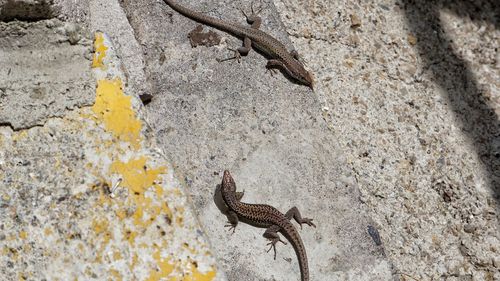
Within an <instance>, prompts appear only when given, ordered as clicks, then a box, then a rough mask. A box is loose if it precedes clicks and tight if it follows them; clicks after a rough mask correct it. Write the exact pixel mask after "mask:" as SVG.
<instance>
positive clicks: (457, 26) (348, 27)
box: [275, 0, 500, 280]
mask: <svg viewBox="0 0 500 281" xmlns="http://www.w3.org/2000/svg"><path fill="white" fill-rule="evenodd" d="M275 2H276V3H277V6H278V8H279V10H280V12H281V15H282V19H283V21H284V22H285V25H286V26H287V29H288V30H289V33H290V34H291V35H292V38H293V42H294V44H295V45H296V46H297V48H298V50H299V52H300V53H301V54H302V55H303V56H304V57H305V60H306V61H307V62H308V65H309V66H310V67H311V68H312V69H313V72H314V73H315V74H316V77H317V79H318V82H319V83H318V90H317V93H318V94H320V95H322V96H323V97H324V101H323V110H324V116H325V118H326V119H327V120H328V122H329V124H330V127H331V128H332V130H333V132H332V133H333V134H334V135H335V136H336V138H337V140H338V143H339V145H340V146H341V147H342V148H343V150H344V151H345V153H346V157H347V158H348V162H349V167H350V168H351V169H353V170H354V171H355V173H356V179H357V181H358V183H359V186H360V189H361V192H362V200H363V201H364V202H365V203H366V204H367V205H368V206H369V207H370V209H371V210H372V216H373V218H374V219H375V220H376V222H377V226H378V227H379V230H380V233H381V237H382V241H383V243H384V245H385V247H386V249H387V254H388V255H389V257H390V258H391V260H393V261H394V264H395V266H396V268H397V270H398V271H399V272H400V275H399V276H400V277H401V279H403V280H415V279H414V278H417V279H418V280H498V279H500V273H499V272H500V271H499V260H500V248H499V245H500V236H499V235H500V229H499V213H498V211H499V208H498V204H499V192H500V191H499V188H500V183H499V176H500V175H499V171H500V168H499V167H500V166H499V161H500V158H499V157H498V155H500V154H499V153H500V151H499V147H500V131H499V130H500V128H499V113H500V90H499V86H500V84H499V81H500V72H499V56H498V54H499V53H498V42H499V39H500V31H499V24H498V14H499V9H500V8H499V5H498V4H494V1H363V2H358V1H347V2H346V1H314V3H312V2H310V1H288V0H277V1H275Z"/></svg>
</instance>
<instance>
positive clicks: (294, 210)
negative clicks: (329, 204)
mask: <svg viewBox="0 0 500 281" xmlns="http://www.w3.org/2000/svg"><path fill="white" fill-rule="evenodd" d="M285 217H286V218H287V219H289V220H291V219H292V218H293V219H295V221H296V222H297V223H298V224H300V228H301V229H302V224H304V223H305V224H307V225H309V226H314V227H316V225H315V224H314V223H313V222H312V219H309V218H302V216H301V215H300V212H299V209H297V207H292V208H291V209H290V210H288V212H286V214H285Z"/></svg>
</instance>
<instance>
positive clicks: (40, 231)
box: [0, 1, 225, 281]
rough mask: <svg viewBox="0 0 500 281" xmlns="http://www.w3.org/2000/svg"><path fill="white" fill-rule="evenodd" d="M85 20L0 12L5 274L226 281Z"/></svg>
mask: <svg viewBox="0 0 500 281" xmlns="http://www.w3.org/2000/svg"><path fill="white" fill-rule="evenodd" d="M18 2H20V1H18ZM106 2H107V3H106V4H109V1H106ZM115 4H116V2H115ZM103 6H105V5H103ZM116 7H119V6H118V5H116ZM54 10H56V9H54ZM73 12H76V11H73ZM75 14H78V13H75ZM119 15H120V14H118V16H119ZM121 15H123V13H121ZM101 16H102V14H101ZM108 16H109V14H108ZM57 18H67V17H66V15H64V16H61V17H59V16H58V17H57ZM115 20H116V21H119V20H121V21H124V20H125V21H126V18H124V17H123V18H121V19H120V18H119V17H118V18H115ZM102 22H103V21H100V23H102ZM100 23H99V22H98V20H97V19H96V20H95V22H94V26H100V27H101V28H103V27H105V26H104V25H102V24H100ZM87 24H88V23H87ZM78 26H79V27H82V26H83V27H84V26H86V25H85V24H83V25H78ZM78 26H76V27H75V25H74V24H73V23H63V22H60V21H59V20H58V19H49V20H38V21H35V22H33V23H26V22H19V21H10V22H7V23H5V22H0V27H1V30H2V31H5V32H4V33H2V35H3V36H2V39H1V40H2V41H1V42H2V45H1V47H2V48H0V52H1V54H2V57H1V58H2V63H6V64H2V65H7V66H8V67H2V70H5V71H2V72H1V74H0V75H2V76H1V77H2V78H3V79H2V80H0V81H2V83H6V85H7V86H5V87H4V88H6V89H7V90H8V91H7V92H6V93H7V94H8V95H1V96H0V98H1V99H0V103H1V104H2V110H4V111H2V112H7V113H8V114H4V115H3V117H4V118H5V119H3V121H2V122H3V123H4V124H8V125H6V126H5V125H4V126H1V127H0V251H1V252H2V254H1V255H0V280H164V279H165V278H170V279H172V278H175V279H177V280H179V279H181V278H182V279H183V280H193V281H194V280H198V281H209V280H225V278H224V274H223V272H221V271H220V270H218V268H217V265H216V262H215V259H214V258H213V256H212V254H211V252H210V251H211V250H210V247H209V245H208V243H207V239H206V237H205V236H204V233H203V230H202V229H201V228H200V225H199V224H198V221H197V219H196V217H195V216H194V212H193V211H192V205H191V204H190V200H189V198H188V196H187V194H186V193H185V186H184V185H183V184H182V182H180V181H179V180H178V178H177V177H176V175H175V173H174V170H173V168H172V166H171V165H170V164H169V163H168V162H167V161H166V159H165V157H164V155H163V154H162V152H161V150H160V149H159V148H158V147H157V146H156V141H155V139H154V136H153V135H152V132H151V130H150V129H149V127H148V125H147V123H146V122H145V120H144V112H143V111H142V109H143V107H142V103H141V101H140V100H139V98H138V96H139V94H140V92H139V93H138V92H135V91H134V88H129V87H127V82H128V80H127V77H126V75H125V74H124V73H123V71H122V69H123V66H122V64H121V62H120V60H119V59H118V57H117V54H116V52H115V49H114V47H113V46H112V43H111V41H110V40H109V37H108V36H106V35H105V34H103V33H100V32H98V33H96V35H95V42H94V45H93V49H94V55H93V56H92V54H91V50H92V46H91V44H90V42H87V43H85V44H83V43H82V44H80V42H82V40H84V39H78V37H74V38H77V39H78V40H76V41H72V40H73V36H74V35H78V34H80V33H79V32H78V31H81V34H88V33H87V32H86V29H85V28H77V27H78ZM69 27H75V28H69ZM75 32H76V33H75ZM72 44H76V45H72ZM18 46H20V47H19V48H17V49H16V47H18ZM47 46H50V47H47ZM91 67H92V68H91ZM92 69H93V71H92ZM82 85H84V86H82ZM86 85H89V86H88V87H86ZM95 85H97V87H95ZM38 87H43V89H44V91H43V92H42V91H40V90H37V89H38ZM87 104H88V106H86V105H87ZM30 109H32V110H31V111H30ZM33 109H36V110H33ZM35 113H36V114H35ZM54 116H57V117H54ZM34 125H36V126H34ZM33 126H34V127H33ZM13 128H15V129H16V130H13Z"/></svg>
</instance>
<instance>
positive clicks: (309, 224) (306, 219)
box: [300, 218, 316, 229]
mask: <svg viewBox="0 0 500 281" xmlns="http://www.w3.org/2000/svg"><path fill="white" fill-rule="evenodd" d="M312 220H313V219H308V218H303V219H302V221H301V222H300V229H302V224H304V223H305V224H307V225H308V226H314V227H316V225H315V224H314V223H313V222H312Z"/></svg>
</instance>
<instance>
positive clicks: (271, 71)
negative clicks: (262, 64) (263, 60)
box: [266, 67, 278, 76]
mask: <svg viewBox="0 0 500 281" xmlns="http://www.w3.org/2000/svg"><path fill="white" fill-rule="evenodd" d="M267 72H269V73H271V76H274V74H276V73H278V70H277V69H276V68H269V67H268V68H267V69H266V73H267Z"/></svg>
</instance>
